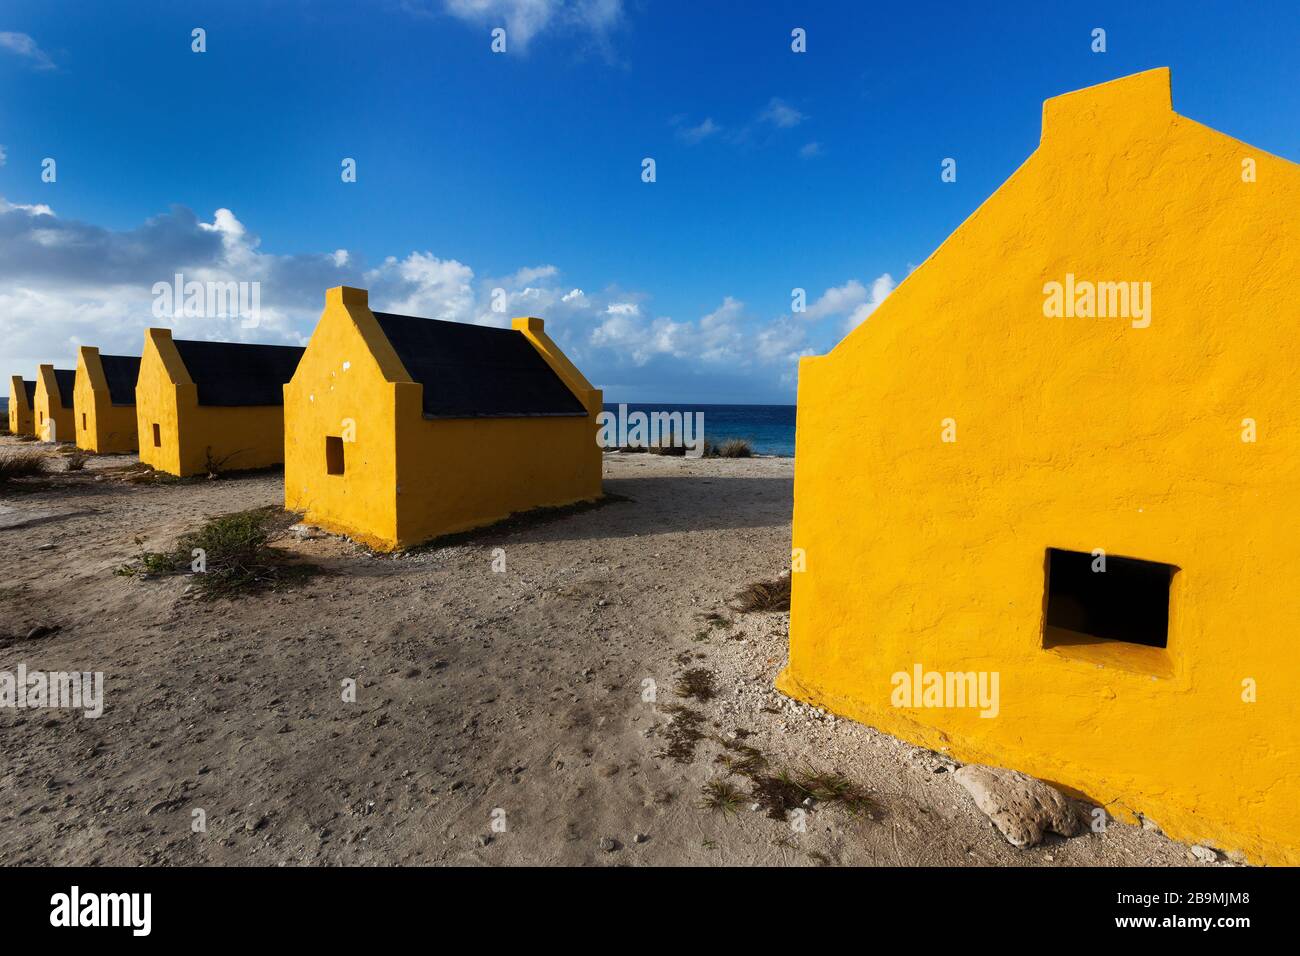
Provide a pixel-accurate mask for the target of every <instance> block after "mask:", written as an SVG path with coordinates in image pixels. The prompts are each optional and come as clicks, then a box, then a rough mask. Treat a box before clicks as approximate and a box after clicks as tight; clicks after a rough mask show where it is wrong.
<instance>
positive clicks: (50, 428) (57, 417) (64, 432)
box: [34, 365, 77, 442]
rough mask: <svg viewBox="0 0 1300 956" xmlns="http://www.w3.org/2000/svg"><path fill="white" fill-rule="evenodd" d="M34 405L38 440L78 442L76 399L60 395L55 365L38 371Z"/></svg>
mask: <svg viewBox="0 0 1300 956" xmlns="http://www.w3.org/2000/svg"><path fill="white" fill-rule="evenodd" d="M65 402H66V403H67V404H66V405H65V404H64V403H65ZM34 405H35V408H34V412H35V421H36V437H37V438H39V439H40V440H41V441H67V442H70V441H75V440H76V437H77V431H76V427H75V425H76V419H75V417H74V415H73V412H74V411H75V408H76V406H75V404H74V398H73V396H72V395H61V394H60V393H59V383H58V381H57V380H56V379H55V378H54V366H53V365H42V366H40V368H39V369H38V370H37V373H36V397H35V399H34Z"/></svg>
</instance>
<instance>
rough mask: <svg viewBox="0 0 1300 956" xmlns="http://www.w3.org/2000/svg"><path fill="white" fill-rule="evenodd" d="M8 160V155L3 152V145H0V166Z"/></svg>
mask: <svg viewBox="0 0 1300 956" xmlns="http://www.w3.org/2000/svg"><path fill="white" fill-rule="evenodd" d="M8 161H9V155H8V154H7V153H6V152H5V148H4V146H0V166H3V165H4V164H5V163H7V162H8Z"/></svg>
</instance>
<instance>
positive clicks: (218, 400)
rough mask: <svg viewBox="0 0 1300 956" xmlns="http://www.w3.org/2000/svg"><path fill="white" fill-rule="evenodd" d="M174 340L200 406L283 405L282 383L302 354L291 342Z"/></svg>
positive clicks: (294, 368) (287, 379)
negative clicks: (285, 343)
mask: <svg viewBox="0 0 1300 956" xmlns="http://www.w3.org/2000/svg"><path fill="white" fill-rule="evenodd" d="M174 341H175V345H176V351H177V352H179V353H180V356H181V361H182V362H184V363H185V368H186V370H187V371H188V372H189V373H190V378H192V379H194V384H195V385H197V386H198V387H199V389H198V391H199V404H200V405H226V406H233V405H283V404H284V386H285V384H286V383H287V382H288V381H289V379H291V378H293V373H294V371H295V370H296V369H297V368H298V360H299V359H300V358H302V353H303V350H302V349H300V348H298V347H297V346H294V345H245V344H244V343H242V342H196V341H191V340H187V339H175V340H174Z"/></svg>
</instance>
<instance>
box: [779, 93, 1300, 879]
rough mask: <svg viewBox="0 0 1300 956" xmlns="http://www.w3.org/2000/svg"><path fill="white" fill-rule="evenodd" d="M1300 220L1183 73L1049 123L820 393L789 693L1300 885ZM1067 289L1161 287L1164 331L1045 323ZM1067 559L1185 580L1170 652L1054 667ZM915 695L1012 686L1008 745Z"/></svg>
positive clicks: (805, 445) (1297, 184) (813, 375)
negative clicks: (1070, 282) (1129, 565)
mask: <svg viewBox="0 0 1300 956" xmlns="http://www.w3.org/2000/svg"><path fill="white" fill-rule="evenodd" d="M1247 159H1251V160H1253V161H1254V166H1255V181H1254V182H1247V181H1243V161H1244V160H1247ZM1298 210H1300V167H1297V166H1296V165H1295V164H1292V163H1289V162H1287V161H1285V160H1282V159H1279V158H1277V157H1275V156H1270V155H1269V154H1268V153H1265V152H1264V151H1263V150H1259V149H1256V148H1253V147H1251V146H1248V145H1246V144H1244V143H1241V142H1239V141H1237V140H1234V139H1232V138H1231V137H1229V136H1225V135H1223V134H1221V133H1218V132H1216V131H1214V130H1211V129H1209V128H1207V127H1205V126H1202V125H1201V124H1199V123H1196V122H1193V121H1192V120H1189V119H1186V118H1184V117H1182V116H1179V115H1177V114H1176V113H1174V112H1172V110H1171V104H1170V90H1169V75H1168V71H1167V70H1153V71H1150V72H1148V73H1143V74H1138V75H1136V76H1133V77H1128V78H1125V79H1122V80H1117V81H1115V82H1112V83H1108V84H1103V85H1101V86H1098V87H1094V88H1091V89H1087V90H1082V91H1079V92H1076V93H1071V94H1068V95H1065V96H1061V97H1057V98H1055V99H1053V100H1049V101H1048V102H1047V103H1046V104H1045V106H1044V111H1043V138H1042V142H1041V144H1040V146H1039V148H1038V149H1037V150H1036V151H1035V152H1034V153H1033V155H1031V156H1030V157H1029V159H1028V160H1027V161H1026V162H1025V163H1024V165H1023V166H1022V167H1021V168H1020V169H1019V170H1018V171H1017V172H1016V173H1015V174H1014V175H1013V176H1012V177H1011V178H1010V179H1009V180H1008V181H1007V182H1006V183H1005V184H1004V185H1003V186H1002V187H1001V188H1000V189H999V190H998V191H997V192H996V193H995V194H994V195H993V196H992V197H991V198H990V199H989V200H988V201H987V202H985V203H984V204H983V205H982V206H981V207H980V208H979V209H978V210H977V211H976V212H975V213H974V214H973V215H972V216H971V217H970V218H969V219H968V220H967V221H966V222H965V223H964V224H963V225H962V226H961V227H960V228H959V229H958V230H957V231H956V232H955V233H953V235H952V236H950V237H949V238H948V239H947V240H946V241H945V242H944V243H943V245H942V246H941V247H940V248H939V249H938V250H937V251H936V252H935V253H934V254H933V255H932V256H931V257H930V258H929V259H927V260H926V262H925V263H924V264H923V265H922V266H921V267H920V268H918V269H917V270H916V271H915V272H914V273H913V274H912V275H911V276H910V277H909V278H908V279H907V280H906V281H905V282H903V283H902V284H901V285H900V286H899V288H898V289H897V290H896V291H895V292H894V293H893V295H892V296H890V298H889V299H888V300H886V302H885V303H884V304H883V305H882V306H881V307H880V308H879V309H878V310H877V311H876V312H875V313H874V314H873V315H872V316H871V318H870V319H869V320H868V321H867V322H865V323H864V324H863V325H862V326H860V327H859V328H858V329H857V330H856V331H855V332H853V333H852V334H851V335H849V336H848V337H847V338H846V339H845V340H844V341H843V342H842V343H841V344H840V345H839V346H838V347H837V348H836V349H835V350H834V351H833V352H832V353H831V354H829V355H827V356H823V357H818V358H809V359H805V360H804V361H803V362H802V363H801V365H800V381H799V418H798V433H797V439H796V457H795V509H794V528H793V545H794V547H795V548H796V549H803V550H804V553H805V555H806V568H807V569H806V570H805V571H803V572H802V573H795V574H794V575H793V598H792V601H793V603H792V614H791V629H790V663H789V666H788V667H787V669H786V670H785V671H784V672H783V673H782V675H781V677H780V678H779V680H778V686H779V687H780V688H781V689H782V690H784V691H785V692H787V693H789V694H791V695H793V696H796V697H800V698H802V699H805V700H808V701H812V702H815V703H817V704H819V705H823V706H826V707H828V708H829V709H831V710H833V711H835V712H837V713H840V714H843V715H846V716H849V717H852V718H854V719H857V720H861V721H864V722H866V723H870V724H873V725H875V726H877V727H880V728H882V729H884V730H886V731H888V732H890V733H894V734H897V735H899V736H902V737H905V738H907V739H909V740H913V741H915V742H918V743H921V744H924V745H926V746H930V747H936V748H946V749H948V750H950V752H951V753H953V754H954V755H955V756H956V757H958V758H960V759H964V760H970V761H979V762H983V763H990V764H997V765H1002V766H1009V767H1015V768H1017V769H1021V770H1024V771H1027V772H1029V773H1032V774H1035V775H1037V776H1039V777H1042V778H1045V779H1047V780H1049V781H1052V782H1054V783H1057V784H1060V785H1062V786H1065V787H1067V788H1070V789H1073V790H1075V791H1077V792H1080V793H1082V794H1086V795H1087V796H1088V797H1090V798H1091V799H1093V800H1096V801H1098V802H1099V803H1102V804H1104V805H1106V807H1107V808H1108V809H1109V810H1110V811H1111V812H1112V813H1114V814H1115V815H1117V816H1119V817H1120V818H1122V819H1132V818H1133V815H1134V814H1143V815H1146V816H1147V817H1149V818H1151V819H1153V820H1155V821H1156V822H1157V823H1158V824H1160V825H1161V826H1162V827H1163V828H1164V829H1165V831H1166V832H1167V833H1169V834H1170V835H1172V836H1174V837H1176V838H1180V839H1188V840H1202V841H1205V842H1208V843H1211V844H1213V845H1216V846H1218V847H1220V848H1222V849H1224V850H1234V849H1236V850H1240V851H1242V852H1244V853H1245V854H1246V855H1247V856H1248V857H1249V858H1250V859H1252V860H1256V861H1265V862H1274V863H1291V864H1296V863H1300V817H1298V816H1297V815H1296V813H1295V807H1296V803H1297V797H1300V703H1298V702H1300V695H1297V693H1296V683H1295V682H1296V678H1297V674H1300V642H1297V634H1296V630H1297V621H1300V588H1297V587H1296V584H1295V576H1296V572H1297V569H1300V533H1298V532H1300V521H1297V513H1298V512H1297V508H1298V505H1297V502H1300V453H1298V450H1300V421H1298V420H1297V418H1296V415H1295V413H1294V406H1295V396H1296V393H1297V388H1298V386H1300V350H1298V349H1297V347H1296V342H1295V339H1296V333H1297V313H1296V308H1295V302H1296V296H1297V285H1300V226H1298V224H1297V211H1298ZM1067 273H1070V274H1073V275H1074V276H1076V277H1077V278H1078V279H1079V280H1091V281H1098V282H1100V281H1138V282H1150V283H1151V313H1150V324H1149V325H1148V326H1147V327H1145V328H1135V327H1134V324H1133V322H1132V321H1129V320H1127V319H1124V318H1105V319H1103V318H1060V317H1048V316H1046V315H1044V299H1045V294H1044V287H1045V284H1046V283H1049V282H1052V281H1057V282H1061V281H1064V278H1065V276H1066V274H1067ZM946 419H951V420H952V421H953V424H954V427H955V434H956V441H954V442H944V441H943V440H942V439H943V437H944V431H943V428H944V425H943V423H944V421H945V420H946ZM1246 419H1251V420H1253V421H1254V422H1255V423H1256V428H1257V436H1256V437H1257V440H1256V441H1254V442H1246V441H1243V440H1242V437H1243V432H1244V429H1245V426H1244V425H1243V421H1244V420H1246ZM1049 547H1055V548H1065V549H1070V550H1076V551H1083V552H1089V551H1092V550H1093V549H1096V548H1102V549H1105V551H1106V552H1107V553H1109V554H1112V555H1127V556H1132V557H1137V558H1144V559H1147V560H1152V561H1160V562H1166V563H1169V564H1173V565H1176V566H1177V567H1178V568H1180V569H1181V570H1180V571H1179V572H1178V573H1177V575H1176V576H1175V578H1174V587H1173V593H1172V597H1171V620H1170V625H1169V639H1168V647H1167V649H1166V650H1164V651H1155V652H1151V651H1150V649H1145V648H1143V649H1140V652H1135V653H1132V654H1129V653H1128V652H1127V650H1128V648H1127V646H1124V645H1121V646H1119V647H1113V646H1112V647H1106V646H1097V647H1094V648H1091V649H1088V648H1080V649H1073V650H1072V649H1067V648H1061V649H1048V648H1044V646H1043V627H1044V621H1043V616H1044V553H1045V549H1047V548H1049ZM1089 650H1091V653H1089ZM1157 659H1158V660H1157ZM1153 662H1154V663H1153ZM917 664H920V665H922V666H923V667H924V668H925V670H927V671H941V672H943V671H959V672H967V671H988V672H994V671H995V672H998V674H999V675H1000V709H999V713H998V715H997V716H996V717H993V718H982V717H980V716H979V714H978V712H977V711H976V710H974V709H969V708H956V707H949V708H939V707H907V706H894V705H893V703H892V702H891V694H892V692H893V690H894V686H893V684H891V677H892V675H893V674H895V673H896V672H905V671H912V670H913V668H914V667H915V665H917ZM1247 681H1253V682H1254V685H1255V687H1256V689H1257V700H1256V701H1255V702H1253V703H1251V702H1247V701H1246V700H1244V699H1243V694H1244V687H1245V686H1246V685H1244V684H1243V682H1247Z"/></svg>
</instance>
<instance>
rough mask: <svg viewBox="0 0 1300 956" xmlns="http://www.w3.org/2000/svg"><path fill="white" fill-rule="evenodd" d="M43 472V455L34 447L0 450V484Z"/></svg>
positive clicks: (37, 475)
mask: <svg viewBox="0 0 1300 956" xmlns="http://www.w3.org/2000/svg"><path fill="white" fill-rule="evenodd" d="M43 474H45V455H44V454H42V453H41V452H39V451H36V450H35V449H30V448H11V449H5V450H4V451H3V452H0V484H6V483H8V482H11V481H17V480H18V479H19V478H38V477H40V476H41V475H43Z"/></svg>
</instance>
